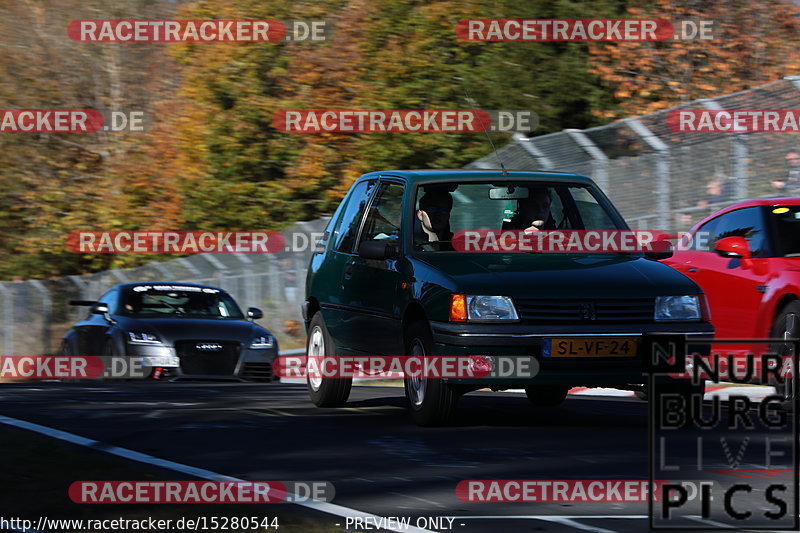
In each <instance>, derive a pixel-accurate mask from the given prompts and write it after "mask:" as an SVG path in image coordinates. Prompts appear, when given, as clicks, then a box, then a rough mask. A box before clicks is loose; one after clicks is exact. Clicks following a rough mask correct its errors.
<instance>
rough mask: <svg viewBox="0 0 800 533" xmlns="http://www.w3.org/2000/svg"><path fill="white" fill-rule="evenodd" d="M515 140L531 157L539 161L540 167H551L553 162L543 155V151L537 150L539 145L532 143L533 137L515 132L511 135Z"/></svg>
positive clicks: (546, 168)
mask: <svg viewBox="0 0 800 533" xmlns="http://www.w3.org/2000/svg"><path fill="white" fill-rule="evenodd" d="M513 139H514V141H515V142H518V143H519V145H520V146H521V147H522V148H523V149H524V150H525V151H526V152H528V153H529V154H531V155H532V156H533V157H535V158H536V159H537V160H538V161H539V163H540V164H541V165H542V168H543V169H545V170H548V169H551V168H553V162H552V161H550V159H549V158H548V157H547V156H546V155H544V153H543V152H542V151H541V150H539V147H538V146H536V145H535V144H534V143H533V139H532V138H530V137H525V136H524V135H522V134H521V133H515V134H514V136H513Z"/></svg>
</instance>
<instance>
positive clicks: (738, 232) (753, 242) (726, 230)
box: [709, 207, 769, 257]
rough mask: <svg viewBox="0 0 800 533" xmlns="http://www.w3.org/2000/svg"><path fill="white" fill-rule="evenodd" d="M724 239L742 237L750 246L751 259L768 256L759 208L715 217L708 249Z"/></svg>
mask: <svg viewBox="0 0 800 533" xmlns="http://www.w3.org/2000/svg"><path fill="white" fill-rule="evenodd" d="M725 237H744V238H745V239H746V240H747V243H748V244H749V245H750V252H751V253H752V255H753V257H766V256H768V254H769V249H768V248H769V247H768V244H767V236H766V227H765V223H764V214H763V211H762V209H761V208H760V207H746V208H744V209H737V210H736V211H731V212H730V213H725V214H724V215H721V216H719V217H717V225H716V227H715V228H714V234H713V236H712V237H711V239H710V242H709V248H710V249H711V250H713V249H714V245H715V244H716V243H717V241H719V240H720V239H724V238H725Z"/></svg>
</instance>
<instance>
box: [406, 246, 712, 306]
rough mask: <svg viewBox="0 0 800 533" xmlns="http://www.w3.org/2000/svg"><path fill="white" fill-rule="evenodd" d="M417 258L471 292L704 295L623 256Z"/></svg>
mask: <svg viewBox="0 0 800 533" xmlns="http://www.w3.org/2000/svg"><path fill="white" fill-rule="evenodd" d="M418 259H419V260H421V261H422V262H423V263H425V264H427V265H428V266H429V267H432V268H434V269H436V270H437V271H439V272H440V273H441V274H443V275H444V276H446V277H448V278H450V279H451V280H452V282H453V284H454V285H455V290H457V291H459V292H464V293H467V294H497V295H508V296H516V297H519V298H548V297H553V298H559V297H560V298H570V297H575V298H585V297H597V298H626V297H655V296H659V295H669V294H698V293H700V292H702V291H701V290H700V288H699V287H698V286H697V285H696V284H695V283H694V282H693V281H692V280H690V279H689V278H687V277H686V276H684V275H683V274H681V273H680V272H678V271H676V270H674V269H673V268H670V267H669V266H667V265H664V264H661V263H659V262H658V261H652V260H649V259H645V258H643V257H641V256H632V255H624V254H614V255H611V254H580V255H578V254H523V253H515V254H469V255H466V254H444V253H443V254H432V253H431V254H426V255H425V256H424V257H418Z"/></svg>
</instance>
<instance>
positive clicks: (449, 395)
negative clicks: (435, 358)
mask: <svg viewBox="0 0 800 533" xmlns="http://www.w3.org/2000/svg"><path fill="white" fill-rule="evenodd" d="M406 353H407V354H408V355H410V356H416V357H425V356H426V355H431V354H432V353H433V336H432V335H431V330H430V327H429V326H428V324H427V323H426V322H414V323H413V324H411V326H410V327H409V328H408V330H407V331H406ZM404 382H405V383H404V386H405V392H406V400H408V407H409V409H410V410H411V417H412V419H413V420H414V423H415V424H417V425H418V426H428V427H432V426H442V425H445V424H447V423H448V422H450V420H452V418H453V414H454V413H455V410H456V403H457V401H458V393H457V392H456V391H455V390H454V389H453V388H452V387H450V386H449V385H448V384H447V383H445V382H444V380H442V379H435V378H430V379H428V378H405V380H404Z"/></svg>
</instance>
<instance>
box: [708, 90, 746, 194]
mask: <svg viewBox="0 0 800 533" xmlns="http://www.w3.org/2000/svg"><path fill="white" fill-rule="evenodd" d="M699 102H700V103H701V104H703V106H704V107H705V108H706V109H710V110H711V111H722V106H721V105H719V102H717V101H716V100H712V99H710V98H703V99H702V100H699ZM747 155H748V153H747V139H745V136H744V134H743V133H734V134H733V147H732V150H731V157H732V158H733V165H731V167H732V168H733V174H734V176H733V177H734V178H735V180H736V200H737V201H738V200H744V199H746V198H747Z"/></svg>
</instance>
